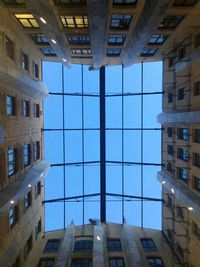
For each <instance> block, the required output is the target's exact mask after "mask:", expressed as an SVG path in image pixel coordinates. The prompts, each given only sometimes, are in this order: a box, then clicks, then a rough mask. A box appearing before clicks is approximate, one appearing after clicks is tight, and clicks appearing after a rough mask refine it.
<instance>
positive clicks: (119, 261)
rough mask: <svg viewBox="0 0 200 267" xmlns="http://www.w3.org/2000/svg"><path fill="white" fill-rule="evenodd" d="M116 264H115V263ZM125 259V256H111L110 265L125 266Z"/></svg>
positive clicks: (111, 266) (114, 266)
mask: <svg viewBox="0 0 200 267" xmlns="http://www.w3.org/2000/svg"><path fill="white" fill-rule="evenodd" d="M113 264H114V265H113ZM125 266H126V265H125V261H124V258H123V257H110V258H109V267H125Z"/></svg>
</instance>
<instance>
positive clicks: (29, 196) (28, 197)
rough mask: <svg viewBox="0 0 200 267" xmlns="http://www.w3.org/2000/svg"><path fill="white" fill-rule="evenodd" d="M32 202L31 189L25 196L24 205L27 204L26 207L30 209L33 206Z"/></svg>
mask: <svg viewBox="0 0 200 267" xmlns="http://www.w3.org/2000/svg"><path fill="white" fill-rule="evenodd" d="M31 203H32V194H31V191H29V192H28V193H27V194H26V195H25V198H24V206H25V209H28V208H29V207H30V206H31Z"/></svg>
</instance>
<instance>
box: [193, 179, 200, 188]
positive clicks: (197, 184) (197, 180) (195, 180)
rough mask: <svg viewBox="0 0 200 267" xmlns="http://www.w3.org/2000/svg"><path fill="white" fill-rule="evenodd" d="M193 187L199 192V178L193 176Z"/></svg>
mask: <svg viewBox="0 0 200 267" xmlns="http://www.w3.org/2000/svg"><path fill="white" fill-rule="evenodd" d="M193 187H194V189H196V190H197V191H200V178H199V177H196V176H193Z"/></svg>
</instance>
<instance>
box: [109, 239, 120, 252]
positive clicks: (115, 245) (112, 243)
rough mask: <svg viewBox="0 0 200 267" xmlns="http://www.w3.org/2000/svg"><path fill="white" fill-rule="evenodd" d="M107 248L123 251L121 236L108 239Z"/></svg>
mask: <svg viewBox="0 0 200 267" xmlns="http://www.w3.org/2000/svg"><path fill="white" fill-rule="evenodd" d="M107 250H108V251H109V252H111V251H122V244H121V240H120V239H119V238H109V239H107Z"/></svg>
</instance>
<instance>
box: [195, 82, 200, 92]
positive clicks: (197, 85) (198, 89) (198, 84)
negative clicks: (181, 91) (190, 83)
mask: <svg viewBox="0 0 200 267" xmlns="http://www.w3.org/2000/svg"><path fill="white" fill-rule="evenodd" d="M194 95H200V81H198V82H196V83H195V84H194Z"/></svg>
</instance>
